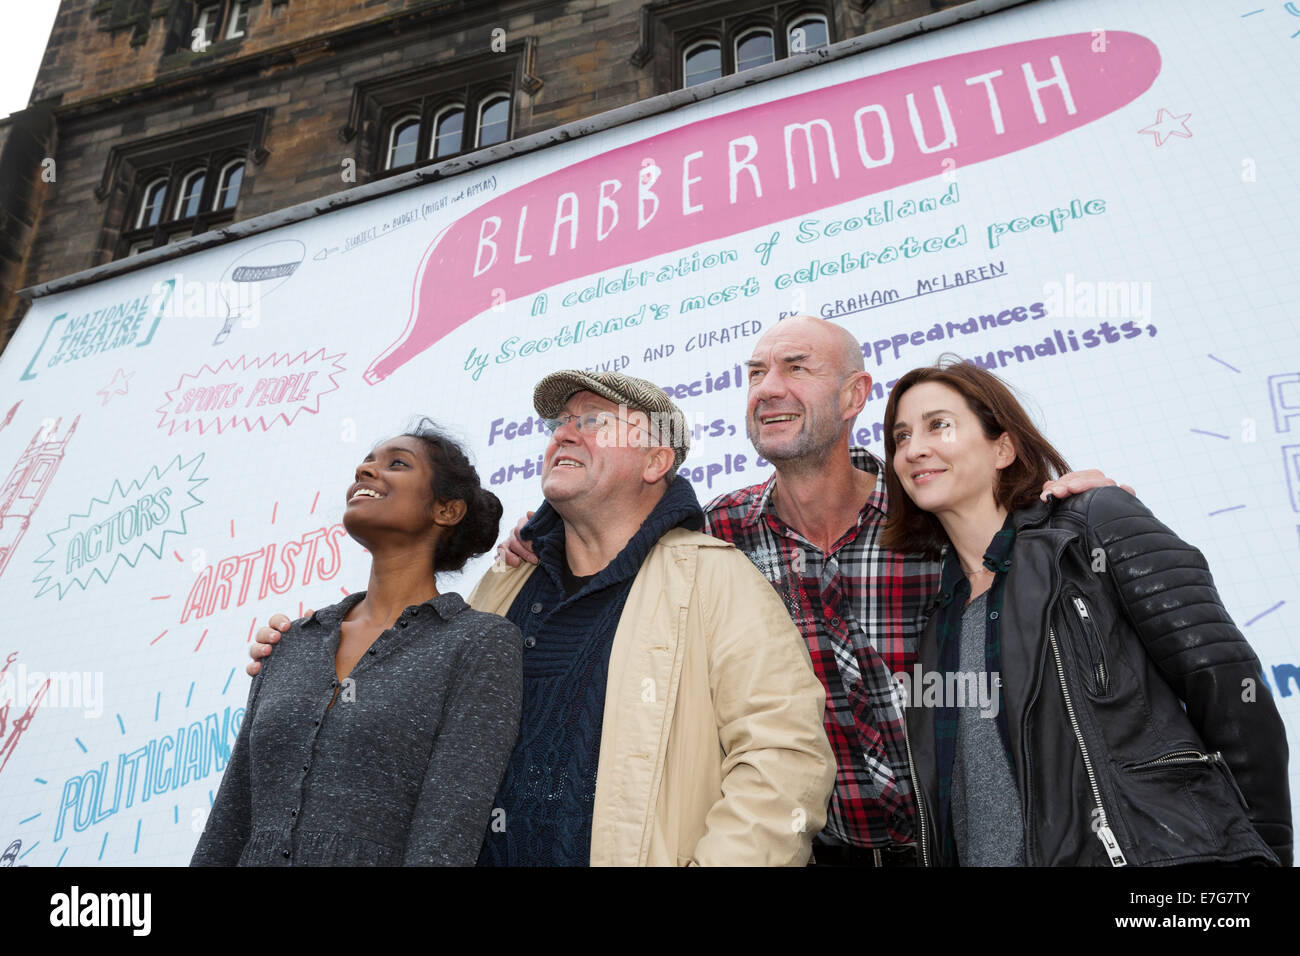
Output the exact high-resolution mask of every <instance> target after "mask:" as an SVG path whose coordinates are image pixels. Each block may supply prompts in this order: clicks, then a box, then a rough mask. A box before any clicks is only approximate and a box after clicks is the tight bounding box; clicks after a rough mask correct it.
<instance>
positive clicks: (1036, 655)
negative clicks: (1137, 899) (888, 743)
mask: <svg viewBox="0 0 1300 956" xmlns="http://www.w3.org/2000/svg"><path fill="white" fill-rule="evenodd" d="M1014 524H1015V527H1016V540H1015V547H1014V550H1013V552H1012V555H1013V557H1012V562H1011V567H1010V570H1009V571H1008V572H1007V580H1006V585H1005V592H1004V595H1003V603H1002V612H1001V615H1000V617H1001V631H1000V633H1001V645H1002V681H1003V688H1002V689H1003V694H1004V701H1003V706H1004V707H1005V708H1006V715H1007V722H1008V729H1009V732H1010V741H1011V752H1012V754H1013V755H1014V756H1015V764H1016V766H1015V770H1016V777H1017V786H1018V787H1019V789H1020V796H1021V801H1022V805H1023V809H1024V827H1025V856H1026V863H1027V864H1028V865H1030V866H1106V865H1110V864H1114V865H1120V864H1128V865H1173V864H1179V863H1209V862H1255V861H1260V862H1267V863H1277V862H1279V861H1280V862H1281V863H1282V864H1283V865H1286V866H1290V865H1291V852H1292V851H1291V799H1290V793H1289V787H1288V783H1287V742H1286V731H1285V729H1284V727H1283V724H1282V719H1281V717H1280V716H1279V714H1278V711H1277V707H1276V706H1275V705H1274V703H1273V697H1272V694H1271V693H1270V692H1269V689H1268V685H1267V684H1266V683H1265V682H1264V679H1263V676H1262V672H1261V669H1260V664H1259V660H1258V659H1257V658H1256V657H1255V654H1254V652H1253V651H1252V650H1251V648H1250V645H1249V644H1247V643H1246V640H1245V638H1244V637H1242V635H1241V632H1240V631H1238V630H1237V628H1236V626H1234V625H1233V623H1232V620H1231V619H1230V618H1229V617H1228V613H1227V611H1226V610H1224V607H1223V604H1222V602H1221V601H1220V600H1219V596H1218V593H1217V592H1216V591H1215V588H1214V582H1213V580H1212V579H1211V577H1210V572H1209V569H1208V567H1207V565H1206V563H1205V559H1204V558H1203V557H1202V556H1201V553H1200V552H1199V551H1197V550H1196V549H1195V548H1193V547H1192V546H1191V545H1189V544H1187V543H1186V542H1184V541H1182V540H1180V539H1179V538H1178V537H1177V536H1176V535H1175V534H1174V533H1173V532H1172V531H1170V530H1169V529H1168V528H1166V527H1165V526H1164V525H1162V524H1161V523H1160V522H1159V521H1157V520H1156V519H1155V517H1154V516H1152V514H1151V512H1150V511H1148V510H1147V509H1146V508H1145V507H1143V505H1142V503H1141V502H1140V501H1138V500H1137V499H1136V498H1134V497H1133V496H1132V495H1130V494H1128V493H1127V492H1125V491H1121V490H1120V489H1118V488H1099V489H1095V490H1093V491H1090V492H1087V493H1085V494H1082V495H1078V496H1074V497H1071V498H1068V499H1065V500H1063V501H1060V502H1052V503H1049V504H1042V505H1039V504H1036V505H1035V506H1033V507H1030V508H1026V509H1024V510H1022V511H1018V512H1016V513H1015V515H1014ZM1094 567H1096V568H1097V569H1098V570H1096V571H1094V570H1093V569H1094ZM937 636H938V627H937V620H936V619H935V618H932V619H931V620H930V622H929V626H928V627H927V628H926V630H925V633H924V635H923V636H922V638H921V641H920V645H919V648H918V660H919V661H920V663H921V665H922V667H923V668H924V669H925V670H926V671H927V672H929V671H933V670H937V666H936V665H937V661H938V648H937V644H938V640H937ZM1180 701H1181V702H1183V703H1185V704H1186V710H1184V708H1183V706H1182V705H1181V704H1180ZM910 703H913V704H915V703H919V702H918V701H915V700H914V701H912V702H910ZM934 715H935V710H934V709H933V708H926V707H923V706H909V707H907V709H906V716H907V739H908V751H909V755H910V759H911V763H912V774H913V777H912V779H913V781H914V782H915V783H914V785H915V787H916V790H917V797H918V799H917V814H918V817H919V818H920V834H919V835H918V839H919V841H920V842H921V844H922V847H923V854H922V856H923V861H924V862H927V863H929V864H931V865H934V864H936V863H937V862H938V861H939V860H940V854H939V852H938V840H937V831H936V829H935V816H934V814H935V810H936V807H937V802H936V801H937V786H938V785H937V780H936V769H935V765H936V760H935V743H934Z"/></svg>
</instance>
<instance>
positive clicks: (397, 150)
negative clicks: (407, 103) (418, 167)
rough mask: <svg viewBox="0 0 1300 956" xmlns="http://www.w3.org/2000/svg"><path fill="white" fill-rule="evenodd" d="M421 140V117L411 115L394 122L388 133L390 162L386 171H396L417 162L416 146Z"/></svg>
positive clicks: (386, 164) (385, 166) (385, 165)
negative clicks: (400, 167) (399, 167)
mask: <svg viewBox="0 0 1300 956" xmlns="http://www.w3.org/2000/svg"><path fill="white" fill-rule="evenodd" d="M419 140H420V117H419V115H418V114H415V113H410V114H407V115H406V116H402V117H399V118H398V119H396V120H394V121H393V125H392V128H391V129H390V130H389V133H388V161H387V162H386V163H385V164H384V168H385V169H396V168H397V167H398V166H405V165H407V164H408V163H413V162H415V150H416V145H417V143H418V142H419Z"/></svg>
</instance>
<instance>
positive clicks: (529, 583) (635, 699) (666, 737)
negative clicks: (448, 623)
mask: <svg viewBox="0 0 1300 956" xmlns="http://www.w3.org/2000/svg"><path fill="white" fill-rule="evenodd" d="M533 404H534V406H535V407H536V409H537V413H538V415H540V416H541V417H542V418H543V419H545V420H546V423H547V426H548V428H549V429H550V431H551V440H550V443H549V444H548V445H547V448H546V455H545V458H544V461H543V468H542V493H543V495H544V496H545V498H546V502H545V504H544V505H543V506H542V507H541V508H540V509H539V510H538V512H537V513H536V514H535V515H534V516H533V518H532V520H531V521H529V523H528V524H527V525H526V526H525V528H524V529H523V531H522V536H523V537H525V538H526V539H529V540H531V543H532V545H533V548H534V549H535V551H536V553H537V555H538V558H539V564H537V565H532V564H524V565H522V566H520V567H515V568H511V567H509V566H508V565H506V564H505V562H502V561H498V563H497V564H496V565H495V566H494V567H493V568H492V570H491V571H489V572H488V573H487V574H486V575H485V576H484V578H483V580H482V581H480V582H479V585H478V587H476V588H475V589H474V592H473V594H471V595H470V603H471V604H472V605H473V606H474V607H476V608H478V609H479V610H483V611H491V612H495V613H498V614H503V615H504V616H506V617H507V618H509V619H510V620H511V621H513V622H514V623H515V624H516V625H518V627H519V629H520V630H521V631H522V632H523V635H524V709H523V718H522V721H521V731H520V738H519V743H518V745H517V746H516V748H515V751H514V754H513V756H512V757H511V760H510V764H509V766H508V767H507V769H506V774H505V779H504V781H503V782H502V785H501V789H500V791H499V793H498V795H497V801H496V806H497V811H499V812H497V811H494V815H493V818H494V825H493V826H491V827H490V828H489V832H488V834H487V838H486V840H485V842H484V845H483V852H482V856H481V857H480V863H484V864H496V865H547V864H555V865H570V866H572V865H585V864H587V863H588V862H590V863H592V864H614V865H668V866H673V865H680V864H692V863H693V864H733V865H746V864H754V865H764V864H766V865H774V864H785V865H798V866H801V865H803V864H804V863H806V862H807V860H808V856H809V852H810V851H809V846H810V841H811V838H812V835H813V834H815V833H817V832H818V831H819V830H820V829H821V827H822V825H823V822H824V819H825V812H826V802H827V799H828V796H829V794H830V789H831V785H832V782H833V779H834V774H835V761H834V757H833V756H832V754H831V751H830V747H829V745H828V743H827V740H826V733H825V730H824V728H823V725H822V711H823V710H824V708H825V691H824V690H823V689H822V686H821V684H820V683H819V682H818V680H817V677H816V675H815V674H814V673H813V670H812V666H811V663H810V660H809V657H808V652H807V650H806V648H805V646H804V643H803V640H802V638H801V637H800V636H799V632H798V631H797V630H796V629H795V627H794V625H793V624H792V623H791V620H790V615H789V614H788V613H787V612H786V610H785V607H784V605H783V604H782V603H781V601H780V599H779V598H778V597H777V595H776V593H775V592H774V591H773V590H772V588H771V586H770V585H768V583H767V582H766V581H765V580H764V579H763V577H762V576H761V575H760V574H759V573H758V572H757V571H755V570H754V567H753V565H752V564H751V563H750V562H749V560H748V559H747V558H746V557H745V556H744V555H743V554H741V553H740V552H739V551H737V550H736V549H735V548H734V547H732V546H731V545H729V544H726V543H724V542H722V541H719V540H718V539H716V538H711V537H709V536H707V535H704V534H701V533H700V532H699V529H700V527H701V526H702V524H703V512H702V510H701V508H700V504H699V501H698V500H697V499H696V497H695V492H694V491H693V490H692V488H691V485H690V483H689V482H687V481H682V480H674V478H675V476H676V474H677V469H678V468H679V467H680V466H681V464H682V462H683V460H684V459H685V458H686V454H687V451H688V450H689V447H690V433H689V429H688V428H687V426H686V421H685V418H684V416H683V415H682V413H681V411H680V409H678V408H677V407H676V406H675V405H674V404H673V403H672V402H671V401H670V400H669V399H668V397H667V395H665V394H664V392H663V391H662V390H661V389H660V388H658V387H657V386H655V385H653V384H652V383H650V382H647V381H644V380H642V379H638V378H632V377H629V376H626V375H621V374H618V373H612V372H602V373H589V372H584V371H579V370H570V371H563V372H556V373H555V374H553V375H548V376H547V377H545V378H544V379H542V380H541V382H539V383H538V385H537V388H536V391H535V392H534V397H533ZM502 824H503V825H502Z"/></svg>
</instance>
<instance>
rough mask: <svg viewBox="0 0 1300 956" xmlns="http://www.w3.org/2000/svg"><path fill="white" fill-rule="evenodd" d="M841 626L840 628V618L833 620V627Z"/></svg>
mask: <svg viewBox="0 0 1300 956" xmlns="http://www.w3.org/2000/svg"><path fill="white" fill-rule="evenodd" d="M839 626H840V619H839V618H838V617H833V618H831V627H839Z"/></svg>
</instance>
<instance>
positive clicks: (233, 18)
mask: <svg viewBox="0 0 1300 956" xmlns="http://www.w3.org/2000/svg"><path fill="white" fill-rule="evenodd" d="M225 7H226V9H225V10H224V11H223V13H225V20H226V29H225V35H224V36H223V37H222V38H221V39H223V40H242V39H243V38H244V37H246V36H248V19H249V17H250V16H252V12H253V11H252V9H251V4H250V3H249V2H248V0H226V4H225ZM241 16H242V17H243V18H244V25H243V26H242V27H241V26H240V25H239V18H240V17H241ZM236 31H238V32H236Z"/></svg>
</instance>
